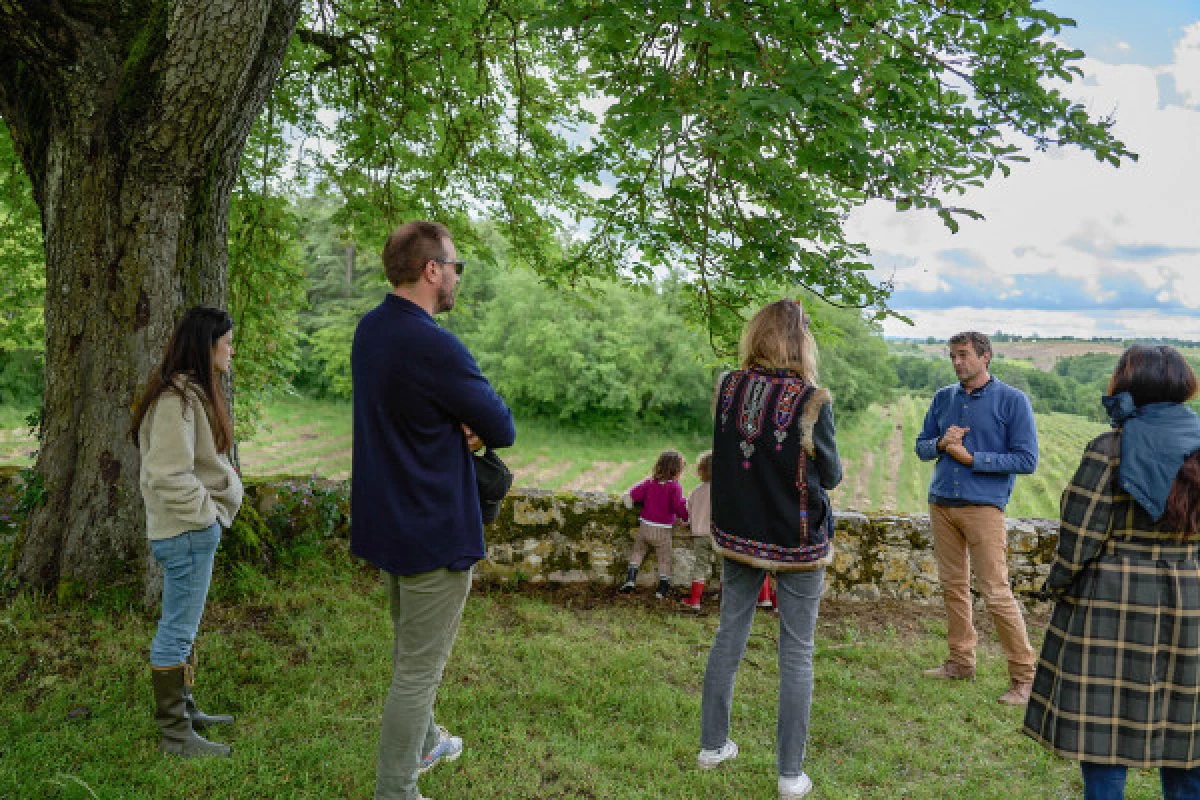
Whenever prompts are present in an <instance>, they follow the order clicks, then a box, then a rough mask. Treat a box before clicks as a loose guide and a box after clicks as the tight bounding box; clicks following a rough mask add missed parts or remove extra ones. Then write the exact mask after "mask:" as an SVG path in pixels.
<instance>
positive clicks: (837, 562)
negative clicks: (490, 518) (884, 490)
mask: <svg viewBox="0 0 1200 800" xmlns="http://www.w3.org/2000/svg"><path fill="white" fill-rule="evenodd" d="M835 516H836V533H835V537H834V547H835V557H834V563H833V566H832V568H830V569H829V570H827V571H826V586H825V590H826V595H827V596H830V597H836V598H845V599H857V600H874V599H880V598H895V599H903V600H914V601H917V602H939V601H940V597H941V592H940V589H939V588H938V581H937V565H936V563H935V562H934V558H933V541H932V538H931V535H930V531H929V516H928V515H927V514H912V515H905V516H899V515H867V514H859V513H854V512H839V513H837V514H836V515H835ZM636 529H637V515H636V513H635V512H633V511H631V510H628V509H626V508H625V507H624V506H623V505H622V504H621V503H620V501H619V498H617V497H615V496H613V495H608V494H604V493H588V492H583V493H578V494H568V493H555V492H549V491H536V490H521V491H517V492H514V493H513V494H512V495H510V496H509V497H508V498H507V500H506V501H505V505H504V509H503V511H502V512H501V515H500V518H499V519H498V520H497V521H496V523H495V524H494V525H492V526H490V527H489V528H488V530H487V541H488V560H487V561H486V562H485V563H483V564H480V565H479V567H478V573H477V574H478V576H479V578H480V579H481V580H485V581H486V580H493V581H506V580H507V581H511V580H523V581H531V582H534V583H565V582H573V581H596V582H600V583H609V584H611V583H616V582H619V581H620V580H622V579H623V578H624V575H625V567H626V565H627V563H628V556H629V551H630V548H631V547H632V543H633V534H634V532H635V531H636ZM1057 529H1058V523H1057V521H1053V520H1044V519H1009V520H1008V541H1009V571H1010V575H1011V578H1012V583H1013V588H1014V590H1015V591H1016V592H1017V593H1018V595H1024V594H1026V593H1027V592H1032V591H1035V590H1036V589H1038V588H1039V587H1040V586H1041V585H1042V581H1043V580H1044V579H1045V576H1046V572H1047V570H1048V569H1049V564H1050V560H1051V559H1052V558H1053V555H1054V546H1055V543H1056V541H1057ZM692 542H693V540H692V538H691V536H690V535H689V534H688V531H687V530H686V529H677V530H676V535H675V543H674V559H673V562H672V569H671V573H672V580H673V582H674V583H676V584H677V585H683V584H686V583H688V582H690V581H691V579H692V568H693V556H692ZM653 562H654V555H653V550H651V553H650V555H648V556H647V557H646V564H645V565H644V568H643V569H642V572H641V574H640V575H639V576H638V580H639V583H641V584H644V585H646V586H650V585H652V584H653V583H654V581H655V576H656V574H657V568H656V567H655V566H654V563H653ZM714 569H715V570H719V569H720V567H719V564H718V565H717V566H716V567H715V568H714ZM716 577H718V576H717V575H713V576H709V581H710V582H711V581H712V580H715V578H716Z"/></svg>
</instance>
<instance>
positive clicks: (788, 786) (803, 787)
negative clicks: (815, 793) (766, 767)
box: [779, 772, 813, 800]
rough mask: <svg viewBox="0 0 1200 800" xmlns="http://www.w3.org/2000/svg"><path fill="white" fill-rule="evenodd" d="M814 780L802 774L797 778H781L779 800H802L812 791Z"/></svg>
mask: <svg viewBox="0 0 1200 800" xmlns="http://www.w3.org/2000/svg"><path fill="white" fill-rule="evenodd" d="M812 788H813V786H812V778H810V777H808V775H806V774H805V773H803V772H801V773H800V774H799V775H798V776H797V777H795V778H785V777H783V776H782V775H781V776H780V777H779V800H800V798H801V797H804V796H805V795H807V794H808V793H809V792H811V791H812Z"/></svg>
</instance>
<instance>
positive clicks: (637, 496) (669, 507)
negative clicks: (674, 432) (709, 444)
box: [621, 450, 688, 600]
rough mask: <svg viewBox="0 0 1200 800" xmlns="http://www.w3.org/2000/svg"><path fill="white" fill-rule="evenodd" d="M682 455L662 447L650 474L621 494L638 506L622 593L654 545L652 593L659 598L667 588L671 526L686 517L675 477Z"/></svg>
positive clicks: (680, 469) (680, 468)
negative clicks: (655, 574) (655, 576)
mask: <svg viewBox="0 0 1200 800" xmlns="http://www.w3.org/2000/svg"><path fill="white" fill-rule="evenodd" d="M683 467H684V460H683V456H682V455H680V454H679V453H678V452H676V451H675V450H666V451H664V452H663V453H662V454H661V455H659V457H658V461H657V462H655V464H654V474H653V475H651V476H650V477H649V478H647V479H646V480H644V481H642V482H641V483H639V484H637V485H636V486H634V487H633V488H632V489H630V490H629V492H628V494H626V495H625V502H626V504H627V505H633V504H636V505H640V506H641V513H640V514H639V515H638V517H639V519H638V523H639V524H638V532H637V536H636V537H635V538H634V541H633V552H632V553H631V554H630V556H629V571H628V573H627V574H626V576H625V583H624V584H622V585H621V591H622V592H632V591H633V589H634V586H635V585H636V582H637V574H638V569H639V568H640V567H641V566H642V559H644V558H645V557H646V551H647V550H649V548H650V546H651V545H653V546H654V554H655V556H656V558H657V559H658V589H657V591H655V593H654V596H655V597H657V598H659V599H660V600H661V599H662V598H664V597H666V596H667V595H668V594H669V593H670V590H671V529H672V528H673V527H674V525H675V520H676V519H680V520H682V521H684V522H687V520H688V510H687V504H686V503H685V502H684V500H683V487H681V486H680V485H679V476H680V475H682V474H683Z"/></svg>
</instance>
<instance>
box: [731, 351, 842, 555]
mask: <svg viewBox="0 0 1200 800" xmlns="http://www.w3.org/2000/svg"><path fill="white" fill-rule="evenodd" d="M814 394H815V390H814V388H813V386H812V385H811V384H808V383H806V382H804V381H803V380H802V379H800V378H799V377H797V376H796V374H795V373H793V372H790V371H787V370H761V369H753V370H737V371H734V372H730V373H729V374H727V375H726V376H725V377H724V379H723V380H722V381H721V385H720V389H719V393H718V397H717V408H716V417H715V419H714V425H713V427H714V434H713V477H712V532H713V541H714V544H715V545H716V547H717V548H718V549H719V550H720V551H721V552H722V553H723V554H724V555H726V556H729V557H731V558H734V559H735V560H739V561H744V562H747V563H753V564H756V565H758V566H766V567H769V568H778V569H788V568H789V566H790V567H791V568H792V569H805V568H809V569H811V568H815V567H817V566H821V565H822V564H825V563H828V562H829V561H830V560H831V558H832V552H833V545H832V540H833V513H832V508H831V507H830V503H829V495H828V494H827V493H826V491H825V490H824V489H823V488H822V487H821V483H820V478H819V476H818V473H817V469H816V465H815V464H814V463H813V459H812V456H813V452H812V442H811V440H810V441H805V434H804V431H803V430H802V426H801V424H800V421H801V419H802V418H803V417H804V412H805V408H806V407H807V405H808V404H809V402H810V401H812V399H813V396H814ZM823 394H824V393H823ZM817 410H818V409H817V407H816V406H814V407H813V409H812V412H814V413H813V414H812V416H813V417H814V418H815V412H816V411H817ZM808 435H809V436H811V423H810V427H809V429H808Z"/></svg>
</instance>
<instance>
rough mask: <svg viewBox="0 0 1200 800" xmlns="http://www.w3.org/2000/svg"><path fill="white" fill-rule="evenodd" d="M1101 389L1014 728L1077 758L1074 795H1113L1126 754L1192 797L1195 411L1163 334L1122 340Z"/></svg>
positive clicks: (1183, 368) (1197, 730)
mask: <svg viewBox="0 0 1200 800" xmlns="http://www.w3.org/2000/svg"><path fill="white" fill-rule="evenodd" d="M1109 394H1110V395H1111V396H1110V397H1106V398H1104V400H1105V406H1106V407H1107V408H1108V410H1109V414H1110V416H1111V417H1112V421H1113V426H1114V428H1116V430H1114V431H1111V432H1109V433H1105V434H1102V435H1101V436H1098V437H1097V438H1096V439H1094V440H1093V441H1092V442H1091V443H1090V444H1088V446H1087V449H1086V450H1085V451H1084V454H1083V459H1082V461H1081V462H1080V464H1079V468H1078V470H1077V471H1076V473H1075V476H1074V478H1072V479H1071V483H1070V484H1069V485H1068V486H1067V488H1066V490H1065V491H1064V492H1063V496H1062V505H1061V517H1062V519H1061V525H1060V528H1059V538H1058V548H1057V551H1056V553H1055V557H1054V562H1053V564H1052V565H1051V568H1050V574H1049V576H1048V577H1047V579H1046V585H1045V588H1044V589H1043V591H1044V592H1045V594H1046V595H1048V596H1050V597H1054V598H1056V599H1057V600H1058V603H1057V605H1056V606H1055V608H1054V614H1053V616H1052V618H1051V620H1050V627H1049V629H1048V630H1047V631H1046V639H1045V642H1044V644H1043V646H1042V653H1041V657H1040V658H1039V660H1038V666H1037V673H1036V675H1035V676H1034V680H1033V692H1032V696H1031V698H1030V701H1029V706H1028V709H1027V711H1026V714H1025V725H1024V732H1025V733H1026V734H1028V735H1029V736H1031V737H1033V738H1034V739H1035V740H1037V741H1038V742H1040V743H1041V744H1042V745H1044V746H1045V747H1046V748H1047V749H1049V750H1051V751H1053V752H1055V753H1058V754H1059V755H1061V756H1064V757H1066V758H1072V759H1075V760H1078V761H1080V762H1081V767H1082V771H1083V779H1084V786H1085V798H1087V800H1107V799H1108V798H1122V797H1124V791H1125V788H1124V787H1125V773H1126V770H1127V768H1128V767H1142V768H1148V767H1158V768H1160V771H1161V778H1162V786H1163V796H1164V797H1165V798H1168V800H1171V799H1172V798H1176V799H1179V798H1193V799H1195V798H1200V418H1198V417H1197V416H1196V414H1195V413H1194V412H1193V411H1191V409H1189V408H1188V407H1187V406H1185V405H1183V403H1184V402H1186V401H1187V400H1189V399H1191V398H1192V397H1195V396H1196V394H1197V379H1196V375H1195V374H1194V373H1193V372H1192V370H1191V369H1190V368H1189V367H1188V365H1187V362H1186V361H1184V359H1183V357H1182V356H1181V355H1180V354H1179V353H1178V351H1176V350H1175V349H1174V348H1171V347H1166V346H1162V347H1148V346H1143V345H1134V346H1133V347H1131V348H1129V349H1128V350H1127V351H1125V353H1124V354H1123V355H1122V356H1121V359H1120V360H1119V361H1118V362H1117V368H1116V371H1115V372H1114V374H1113V377H1112V380H1111V382H1110V384H1109Z"/></svg>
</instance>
